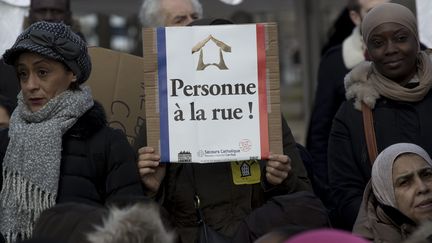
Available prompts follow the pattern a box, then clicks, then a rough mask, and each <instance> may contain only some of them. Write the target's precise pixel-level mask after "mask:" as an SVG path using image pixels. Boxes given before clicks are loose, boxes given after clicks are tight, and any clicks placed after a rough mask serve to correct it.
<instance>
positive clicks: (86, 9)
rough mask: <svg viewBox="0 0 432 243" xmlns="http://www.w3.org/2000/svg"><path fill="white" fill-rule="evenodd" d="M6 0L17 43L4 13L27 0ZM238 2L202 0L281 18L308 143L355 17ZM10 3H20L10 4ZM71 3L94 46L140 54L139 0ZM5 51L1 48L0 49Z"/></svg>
mask: <svg viewBox="0 0 432 243" xmlns="http://www.w3.org/2000/svg"><path fill="white" fill-rule="evenodd" d="M2 2H3V4H1V5H0V30H1V33H2V34H1V35H3V36H2V37H0V43H3V45H6V46H10V45H11V44H9V43H8V42H7V40H5V39H12V43H13V40H14V39H15V37H14V36H13V35H14V34H15V33H12V34H10V35H12V36H9V35H8V36H6V34H5V31H3V30H10V29H11V28H14V26H13V25H11V23H10V22H11V19H10V17H8V16H6V13H8V14H9V15H10V16H15V17H14V18H20V17H22V16H25V14H26V13H27V10H26V8H27V6H26V3H25V2H26V0H0V3H2ZM27 2H28V0H27ZM238 2H240V3H239V4H238V5H229V4H226V3H223V2H222V1H219V0H201V3H202V5H203V9H204V17H218V18H226V19H231V20H233V21H234V22H235V23H250V22H276V23H277V24H278V30H279V53H280V56H279V61H280V74H281V75H280V77H281V80H280V82H281V102H282V112H283V114H284V116H285V118H286V120H287V121H288V124H289V125H290V127H291V128H292V130H293V134H294V136H295V138H296V140H297V141H298V142H299V143H301V144H304V142H305V136H306V128H307V125H308V121H309V116H310V112H311V106H312V104H313V99H314V94H315V86H316V76H317V70H318V65H319V60H320V56H321V53H322V52H323V51H324V50H326V48H328V47H329V46H330V45H331V44H334V43H340V42H341V41H342V40H343V39H344V37H346V36H347V35H349V34H350V33H351V29H352V28H353V26H352V25H351V24H347V23H351V21H350V20H349V17H348V14H347V11H345V6H346V0H244V1H238ZM393 2H398V3H401V4H404V5H405V6H407V7H409V8H410V9H412V10H413V11H414V12H415V0H400V1H393ZM11 4H12V5H15V6H20V7H19V8H18V9H17V8H13V9H12V8H9V7H8V5H11ZM71 4H72V12H73V14H74V18H75V20H76V21H77V22H78V23H79V24H80V26H81V31H82V33H83V34H84V36H85V38H86V40H87V42H88V44H89V45H90V46H100V47H105V48H110V49H113V50H118V51H122V52H127V53H131V54H134V55H138V56H141V55H142V49H141V46H142V43H141V41H142V40H141V26H140V23H139V20H138V16H137V14H138V11H139V8H140V5H141V0H121V1H120V0H71ZM11 11H13V14H14V15H12V14H11V13H12V12H11ZM5 18H8V19H5ZM14 21H15V20H14ZM341 23H344V24H341ZM17 28H19V27H17ZM336 30H337V31H336ZM9 32H11V31H9ZM3 51H4V50H2V49H0V52H1V53H3Z"/></svg>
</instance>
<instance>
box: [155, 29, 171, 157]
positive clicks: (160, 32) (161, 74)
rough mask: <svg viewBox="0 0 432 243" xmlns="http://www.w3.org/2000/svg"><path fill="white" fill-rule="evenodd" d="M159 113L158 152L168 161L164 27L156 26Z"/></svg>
mask: <svg viewBox="0 0 432 243" xmlns="http://www.w3.org/2000/svg"><path fill="white" fill-rule="evenodd" d="M157 50H158V78H159V114H160V153H161V161H162V162H169V161H170V155H169V154H170V150H169V127H168V89H167V68H166V42H165V28H162V27H159V28H157Z"/></svg>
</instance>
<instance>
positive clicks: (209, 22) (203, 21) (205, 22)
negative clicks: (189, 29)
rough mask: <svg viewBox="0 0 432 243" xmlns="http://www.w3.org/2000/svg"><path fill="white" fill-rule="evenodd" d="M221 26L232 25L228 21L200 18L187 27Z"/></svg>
mask: <svg viewBox="0 0 432 243" xmlns="http://www.w3.org/2000/svg"><path fill="white" fill-rule="evenodd" d="M221 24H234V23H233V22H232V21H230V20H228V19H219V18H202V19H197V20H194V21H192V22H191V23H190V24H188V26H197V25H221Z"/></svg>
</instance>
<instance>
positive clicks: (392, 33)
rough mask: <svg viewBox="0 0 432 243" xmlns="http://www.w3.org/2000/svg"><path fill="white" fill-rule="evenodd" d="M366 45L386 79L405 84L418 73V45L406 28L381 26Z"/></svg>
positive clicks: (401, 26)
mask: <svg viewBox="0 0 432 243" xmlns="http://www.w3.org/2000/svg"><path fill="white" fill-rule="evenodd" d="M366 45H367V49H368V53H369V56H370V58H371V60H372V61H373V62H374V64H375V67H376V69H377V70H378V71H379V72H380V73H381V74H382V75H384V76H385V77H387V78H389V79H391V80H393V81H395V82H397V83H399V84H404V83H406V82H408V81H409V80H410V79H411V78H412V77H413V76H414V74H415V73H416V71H417V69H416V62H417V53H418V43H417V40H416V38H415V36H414V35H413V33H411V31H410V30H409V29H408V28H406V27H405V26H403V25H400V24H397V23H384V24H381V25H379V26H378V27H376V28H375V29H374V30H373V31H372V32H371V34H370V36H369V39H368V41H367V43H366Z"/></svg>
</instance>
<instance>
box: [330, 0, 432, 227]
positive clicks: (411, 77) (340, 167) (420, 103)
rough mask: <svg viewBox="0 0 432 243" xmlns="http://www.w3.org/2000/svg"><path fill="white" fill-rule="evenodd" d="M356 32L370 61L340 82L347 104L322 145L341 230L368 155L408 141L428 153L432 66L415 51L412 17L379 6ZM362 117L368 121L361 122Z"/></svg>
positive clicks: (366, 171) (354, 210) (354, 208)
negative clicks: (325, 144) (359, 31)
mask: <svg viewBox="0 0 432 243" xmlns="http://www.w3.org/2000/svg"><path fill="white" fill-rule="evenodd" d="M361 30H362V35H363V40H364V43H366V46H367V51H368V53H369V57H370V61H366V62H362V63H360V64H358V65H357V66H356V67H355V68H354V69H353V70H352V71H351V72H350V73H349V74H348V75H347V76H346V77H345V90H346V94H345V95H346V98H347V101H345V102H344V103H343V104H342V105H341V107H340V108H339V111H338V113H337V114H336V116H335V118H334V120H333V124H332V130H331V132H330V138H329V146H328V162H329V183H330V190H331V193H332V197H331V200H332V208H333V209H334V211H333V216H334V217H333V218H334V219H336V221H337V223H339V224H340V225H344V226H346V225H348V226H352V225H353V224H354V221H355V219H356V217H357V214H358V210H359V208H360V204H361V201H362V195H363V192H364V189H365V187H366V184H367V183H368V181H369V179H370V174H371V164H372V163H373V160H374V159H373V157H374V156H376V155H374V154H373V153H368V152H369V151H372V150H374V149H376V151H377V152H380V151H382V150H383V149H384V148H386V147H388V146H390V145H392V144H395V143H401V142H411V143H415V144H418V145H420V146H422V147H423V148H424V149H425V150H426V151H427V152H428V153H429V154H430V153H432V143H430V138H431V137H432V127H431V126H430V125H429V124H431V123H432V116H430V110H431V109H432V93H431V91H430V90H431V86H432V61H431V54H430V51H428V50H427V51H421V50H420V48H419V46H420V45H419V38H418V33H417V24H416V19H415V16H414V14H413V13H412V12H411V11H410V10H409V9H408V8H406V7H404V6H402V5H399V4H396V3H384V4H381V5H378V6H376V7H375V8H373V9H372V10H370V11H369V12H368V13H367V14H366V15H365V17H364V19H363V22H362V26H361ZM365 114H371V117H372V121H370V120H369V121H370V122H368V123H364V121H368V120H367V119H366V120H364V118H365V117H366V115H365ZM366 118H367V117H366ZM369 135H370V136H369ZM366 138H371V139H370V140H367V139H366ZM374 144H375V145H374ZM368 155H369V156H368Z"/></svg>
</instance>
